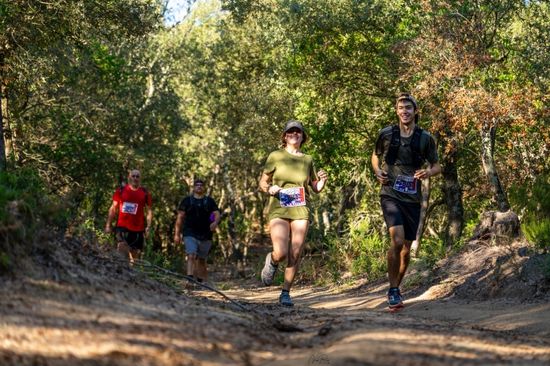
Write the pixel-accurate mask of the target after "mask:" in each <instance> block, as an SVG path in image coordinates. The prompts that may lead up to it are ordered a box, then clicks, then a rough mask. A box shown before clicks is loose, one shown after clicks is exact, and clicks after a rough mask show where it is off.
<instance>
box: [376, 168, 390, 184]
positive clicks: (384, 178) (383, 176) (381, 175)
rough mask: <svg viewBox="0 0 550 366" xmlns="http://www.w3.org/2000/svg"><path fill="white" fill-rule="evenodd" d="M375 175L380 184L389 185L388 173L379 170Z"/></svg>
mask: <svg viewBox="0 0 550 366" xmlns="http://www.w3.org/2000/svg"><path fill="white" fill-rule="evenodd" d="M375 175H376V179H378V181H379V182H380V183H382V184H388V173H387V172H385V171H384V170H382V169H377V170H376V173H375Z"/></svg>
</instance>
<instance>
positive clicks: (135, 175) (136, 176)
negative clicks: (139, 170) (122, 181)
mask: <svg viewBox="0 0 550 366" xmlns="http://www.w3.org/2000/svg"><path fill="white" fill-rule="evenodd" d="M131 177H132V178H139V177H140V176H139V174H132V175H131Z"/></svg>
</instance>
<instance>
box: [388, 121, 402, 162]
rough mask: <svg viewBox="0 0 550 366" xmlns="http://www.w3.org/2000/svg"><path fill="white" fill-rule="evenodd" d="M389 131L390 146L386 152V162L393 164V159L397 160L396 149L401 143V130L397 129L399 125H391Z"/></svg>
mask: <svg viewBox="0 0 550 366" xmlns="http://www.w3.org/2000/svg"><path fill="white" fill-rule="evenodd" d="M391 131H392V132H391V140H390V146H389V148H388V153H387V154H386V164H388V165H394V164H395V160H397V151H398V150H399V146H400V145H401V131H400V130H399V126H398V125H395V126H393V127H392V130H391Z"/></svg>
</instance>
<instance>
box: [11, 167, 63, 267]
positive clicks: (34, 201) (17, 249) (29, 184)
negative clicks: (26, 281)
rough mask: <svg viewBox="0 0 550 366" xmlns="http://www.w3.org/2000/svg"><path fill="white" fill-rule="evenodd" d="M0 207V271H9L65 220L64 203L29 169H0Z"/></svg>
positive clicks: (59, 227)
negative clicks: (5, 170) (7, 170)
mask: <svg viewBox="0 0 550 366" xmlns="http://www.w3.org/2000/svg"><path fill="white" fill-rule="evenodd" d="M0 207H1V208H2V209H1V210H0V272H6V271H10V270H13V269H14V268H15V267H16V266H17V263H18V261H19V259H21V258H23V257H25V256H27V255H29V254H30V253H31V252H32V251H33V250H34V249H36V248H38V247H39V245H40V243H41V242H43V241H44V239H46V240H47V238H48V237H49V236H50V235H51V234H52V233H53V232H54V231H59V229H62V228H64V227H66V224H67V222H68V214H69V210H68V206H67V205H65V204H63V202H62V200H61V198H60V197H58V196H55V195H52V194H49V193H48V189H47V187H46V185H45V184H44V181H43V180H42V179H41V178H40V176H39V175H38V173H37V172H36V171H34V170H32V169H18V170H15V171H13V172H0Z"/></svg>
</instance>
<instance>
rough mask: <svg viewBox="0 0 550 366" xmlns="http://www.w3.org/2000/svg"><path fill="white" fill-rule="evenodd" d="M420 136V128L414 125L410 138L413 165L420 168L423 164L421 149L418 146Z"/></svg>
mask: <svg viewBox="0 0 550 366" xmlns="http://www.w3.org/2000/svg"><path fill="white" fill-rule="evenodd" d="M421 138H422V129H421V128H420V127H418V126H415V128H414V132H413V136H412V139H411V151H412V153H413V156H412V157H413V165H414V167H415V168H417V169H418V168H420V167H421V166H422V164H424V160H426V159H425V157H424V154H422V149H421V148H420V142H421V141H420V140H421Z"/></svg>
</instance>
